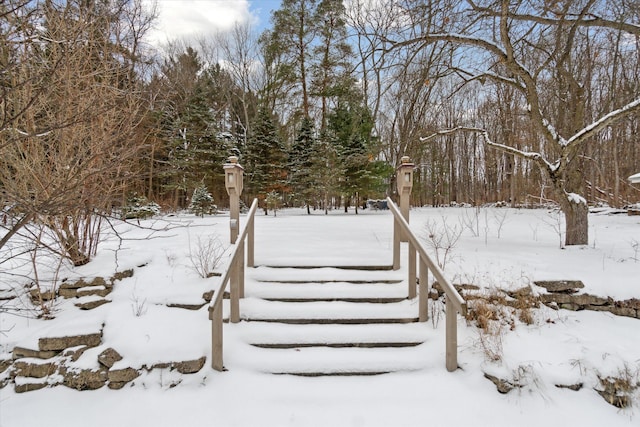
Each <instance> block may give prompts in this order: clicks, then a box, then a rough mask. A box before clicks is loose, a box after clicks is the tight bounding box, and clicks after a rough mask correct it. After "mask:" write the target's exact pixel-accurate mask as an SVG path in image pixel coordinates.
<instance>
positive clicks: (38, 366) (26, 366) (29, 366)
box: [13, 360, 58, 378]
mask: <svg viewBox="0 0 640 427" xmlns="http://www.w3.org/2000/svg"><path fill="white" fill-rule="evenodd" d="M13 368H14V372H15V375H16V376H20V377H29V378H44V377H47V376H49V375H51V374H53V373H54V372H56V370H57V369H58V366H57V365H56V364H55V363H53V362H44V363H37V362H27V361H24V360H17V361H16V362H15V363H14V364H13Z"/></svg>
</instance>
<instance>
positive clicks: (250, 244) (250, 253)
mask: <svg viewBox="0 0 640 427" xmlns="http://www.w3.org/2000/svg"><path fill="white" fill-rule="evenodd" d="M247 226H248V227H249V230H248V231H247V267H255V258H254V254H255V240H254V233H255V219H254V218H251V219H249V223H248V224H247Z"/></svg>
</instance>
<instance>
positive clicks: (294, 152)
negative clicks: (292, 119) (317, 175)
mask: <svg viewBox="0 0 640 427" xmlns="http://www.w3.org/2000/svg"><path fill="white" fill-rule="evenodd" d="M314 142H315V130H314V125H313V121H312V120H311V119H309V118H308V117H305V118H304V119H303V120H302V123H301V126H300V130H299V132H298V136H297V137H296V140H295V141H294V143H293V146H292V147H291V150H290V151H289V185H290V186H291V189H292V191H293V197H294V199H295V200H296V201H298V202H302V203H304V204H305V205H306V206H307V213H308V214H310V213H311V211H310V204H311V199H312V198H313V193H314V186H315V181H314V180H313V176H312V175H311V174H310V173H309V171H310V169H311V166H312V150H313V144H314Z"/></svg>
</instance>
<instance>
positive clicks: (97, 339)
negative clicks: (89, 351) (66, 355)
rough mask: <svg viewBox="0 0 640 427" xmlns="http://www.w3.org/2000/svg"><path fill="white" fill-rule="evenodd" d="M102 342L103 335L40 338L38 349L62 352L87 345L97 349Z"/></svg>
mask: <svg viewBox="0 0 640 427" xmlns="http://www.w3.org/2000/svg"><path fill="white" fill-rule="evenodd" d="M101 342H102V333H95V334H87V335H73V336H69V337H55V338H40V339H39V340H38V348H40V351H50V350H51V351H62V350H64V349H65V348H69V347H77V346H79V345H86V346H87V347H97V346H99V345H100V343H101Z"/></svg>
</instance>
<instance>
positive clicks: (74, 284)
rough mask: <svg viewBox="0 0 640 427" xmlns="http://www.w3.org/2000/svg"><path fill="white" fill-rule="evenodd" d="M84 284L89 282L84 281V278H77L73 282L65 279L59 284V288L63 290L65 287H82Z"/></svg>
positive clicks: (86, 284) (74, 288)
mask: <svg viewBox="0 0 640 427" xmlns="http://www.w3.org/2000/svg"><path fill="white" fill-rule="evenodd" d="M86 286H89V284H88V283H87V282H85V281H84V279H79V280H77V281H75V282H69V281H66V282H64V283H63V284H61V285H60V288H59V290H65V289H73V290H76V289H80V288H84V287H86Z"/></svg>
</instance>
